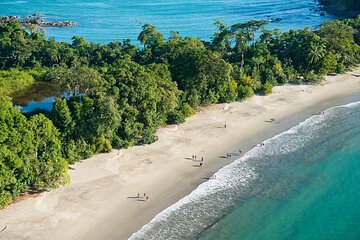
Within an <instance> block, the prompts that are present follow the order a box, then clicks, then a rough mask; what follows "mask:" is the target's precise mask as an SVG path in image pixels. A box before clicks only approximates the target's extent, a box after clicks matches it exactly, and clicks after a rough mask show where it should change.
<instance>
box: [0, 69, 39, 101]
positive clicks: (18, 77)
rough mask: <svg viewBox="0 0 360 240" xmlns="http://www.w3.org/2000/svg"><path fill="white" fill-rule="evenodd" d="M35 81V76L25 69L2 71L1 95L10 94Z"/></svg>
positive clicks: (0, 75)
mask: <svg viewBox="0 0 360 240" xmlns="http://www.w3.org/2000/svg"><path fill="white" fill-rule="evenodd" d="M34 82H35V80H34V78H33V77H32V76H31V75H30V74H28V73H27V72H25V71H20V70H18V69H10V70H8V71H0V96H8V95H10V94H11V93H13V92H15V91H19V90H22V89H25V88H27V87H29V86H30V85H31V84H33V83H34Z"/></svg>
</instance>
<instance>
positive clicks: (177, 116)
mask: <svg viewBox="0 0 360 240" xmlns="http://www.w3.org/2000/svg"><path fill="white" fill-rule="evenodd" d="M166 122H167V124H180V123H183V122H185V116H184V114H183V113H182V112H181V111H173V112H170V113H169V114H168V117H167V121H166Z"/></svg>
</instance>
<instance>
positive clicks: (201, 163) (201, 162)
mask: <svg viewBox="0 0 360 240" xmlns="http://www.w3.org/2000/svg"><path fill="white" fill-rule="evenodd" d="M191 157H192V159H195V160H196V155H192V156H191ZM203 165H204V157H201V160H200V163H199V166H200V167H202V166H203Z"/></svg>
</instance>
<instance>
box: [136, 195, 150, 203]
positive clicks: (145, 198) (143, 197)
mask: <svg viewBox="0 0 360 240" xmlns="http://www.w3.org/2000/svg"><path fill="white" fill-rule="evenodd" d="M137 198H138V199H140V198H142V199H143V201H144V200H145V201H146V202H147V201H149V196H147V195H146V193H144V194H143V195H142V196H140V193H138V194H137Z"/></svg>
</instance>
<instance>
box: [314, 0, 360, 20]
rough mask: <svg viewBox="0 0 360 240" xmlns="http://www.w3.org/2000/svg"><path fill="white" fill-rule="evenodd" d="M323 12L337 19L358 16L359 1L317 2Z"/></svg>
mask: <svg viewBox="0 0 360 240" xmlns="http://www.w3.org/2000/svg"><path fill="white" fill-rule="evenodd" d="M319 3H320V4H322V5H323V6H324V7H325V10H326V11H328V12H329V13H331V14H334V15H336V16H339V17H354V16H356V15H358V14H360V1H359V0H319Z"/></svg>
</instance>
